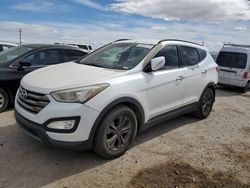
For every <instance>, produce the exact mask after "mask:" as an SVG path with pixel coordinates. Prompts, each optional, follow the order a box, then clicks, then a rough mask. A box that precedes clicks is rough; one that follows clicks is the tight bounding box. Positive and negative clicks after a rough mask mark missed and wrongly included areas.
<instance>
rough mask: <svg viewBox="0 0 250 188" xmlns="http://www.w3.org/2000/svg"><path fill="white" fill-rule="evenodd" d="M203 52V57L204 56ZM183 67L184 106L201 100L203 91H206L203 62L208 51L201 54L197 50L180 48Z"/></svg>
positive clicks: (187, 47)
mask: <svg viewBox="0 0 250 188" xmlns="http://www.w3.org/2000/svg"><path fill="white" fill-rule="evenodd" d="M202 52H203V55H202ZM180 53H181V67H182V68H184V69H185V74H184V79H183V81H182V82H183V84H184V86H185V89H184V92H183V105H184V106H185V105H188V104H192V103H195V102H197V101H198V100H199V97H200V93H201V89H204V86H203V85H204V83H205V79H206V72H204V73H203V71H204V66H205V65H204V63H202V61H203V60H204V59H205V57H206V51H202V50H201V53H199V51H198V49H197V48H194V47H189V46H180Z"/></svg>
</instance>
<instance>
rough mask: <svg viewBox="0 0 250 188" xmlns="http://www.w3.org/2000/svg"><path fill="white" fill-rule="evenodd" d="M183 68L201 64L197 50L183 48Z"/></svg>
mask: <svg viewBox="0 0 250 188" xmlns="http://www.w3.org/2000/svg"><path fill="white" fill-rule="evenodd" d="M181 57H182V66H184V67H186V66H192V65H196V64H198V63H199V62H200V58H199V54H198V52H197V49H196V48H192V47H187V46H181Z"/></svg>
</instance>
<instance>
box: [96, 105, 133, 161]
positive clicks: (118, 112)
mask: <svg viewBox="0 0 250 188" xmlns="http://www.w3.org/2000/svg"><path fill="white" fill-rule="evenodd" d="M136 132H137V119H136V115H135V113H134V112H133V110H131V109H130V108H129V107H127V106H119V107H116V108H114V109H112V110H111V111H109V112H108V113H107V114H106V115H105V117H104V119H103V120H102V121H101V123H100V126H99V127H98V130H97V133H96V136H95V144H94V150H95V152H96V153H97V154H98V155H100V156H102V157H104V158H106V159H112V158H116V157H119V156H121V155H123V154H124V153H125V152H126V150H127V149H128V148H129V146H130V145H131V144H132V143H133V141H134V138H135V136H136Z"/></svg>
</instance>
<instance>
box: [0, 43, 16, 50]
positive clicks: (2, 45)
mask: <svg viewBox="0 0 250 188" xmlns="http://www.w3.org/2000/svg"><path fill="white" fill-rule="evenodd" d="M15 46H17V44H13V43H7V42H0V52H2V51H5V50H8V49H9V48H12V47H15Z"/></svg>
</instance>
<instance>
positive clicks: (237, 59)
mask: <svg viewBox="0 0 250 188" xmlns="http://www.w3.org/2000/svg"><path fill="white" fill-rule="evenodd" d="M216 62H217V64H218V65H219V69H220V73H219V84H220V85H228V86H237V87H240V88H241V91H242V92H247V91H248V89H249V87H250V45H239V44H225V45H224V46H223V48H222V49H221V51H220V53H219V55H218V57H217V60H216Z"/></svg>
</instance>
